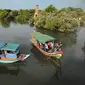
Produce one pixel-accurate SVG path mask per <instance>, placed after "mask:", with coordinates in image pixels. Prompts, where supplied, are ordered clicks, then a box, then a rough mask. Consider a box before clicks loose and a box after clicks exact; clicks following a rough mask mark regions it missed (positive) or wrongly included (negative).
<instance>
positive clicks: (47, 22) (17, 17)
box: [0, 5, 85, 32]
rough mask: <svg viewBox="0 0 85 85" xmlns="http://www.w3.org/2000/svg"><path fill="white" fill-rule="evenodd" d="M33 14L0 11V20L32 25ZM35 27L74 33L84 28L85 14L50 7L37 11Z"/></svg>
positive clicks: (17, 11)
mask: <svg viewBox="0 0 85 85" xmlns="http://www.w3.org/2000/svg"><path fill="white" fill-rule="evenodd" d="M34 12H35V9H30V10H27V9H26V10H23V9H20V10H10V9H3V10H2V9H0V20H1V21H5V23H6V22H7V21H13V22H15V23H20V24H28V23H29V24H32V25H34ZM3 23H4V22H3ZM35 26H36V27H37V28H41V29H46V30H51V31H55V32H56V31H59V32H74V31H75V30H76V28H77V27H82V26H85V12H84V11H83V10H82V9H81V8H73V7H67V8H62V9H61V10H58V9H57V8H55V7H54V6H53V5H50V6H48V7H47V8H45V9H44V10H40V11H39V16H38V17H37V18H36V22H35Z"/></svg>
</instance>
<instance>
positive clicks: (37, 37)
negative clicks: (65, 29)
mask: <svg viewBox="0 0 85 85" xmlns="http://www.w3.org/2000/svg"><path fill="white" fill-rule="evenodd" d="M55 40H56V38H54V37H51V36H49V35H46V34H42V33H40V32H33V33H32V39H31V42H32V44H33V45H34V46H35V47H36V48H37V49H38V50H39V51H40V52H41V53H42V54H44V55H45V56H46V57H48V59H49V58H50V57H55V58H56V59H60V58H61V57H62V56H63V54H64V50H63V49H61V51H59V52H56V53H55V52H47V51H46V48H45V43H47V42H52V43H53V45H54V44H55V42H54V41H55ZM40 43H42V44H43V49H41V48H40V46H39V45H40Z"/></svg>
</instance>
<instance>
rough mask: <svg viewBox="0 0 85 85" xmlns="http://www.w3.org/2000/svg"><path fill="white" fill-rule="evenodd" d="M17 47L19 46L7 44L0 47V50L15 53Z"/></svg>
mask: <svg viewBox="0 0 85 85" xmlns="http://www.w3.org/2000/svg"><path fill="white" fill-rule="evenodd" d="M18 47H19V44H12V43H7V45H6V46H4V47H2V48H1V50H8V51H16V49H17V48H18Z"/></svg>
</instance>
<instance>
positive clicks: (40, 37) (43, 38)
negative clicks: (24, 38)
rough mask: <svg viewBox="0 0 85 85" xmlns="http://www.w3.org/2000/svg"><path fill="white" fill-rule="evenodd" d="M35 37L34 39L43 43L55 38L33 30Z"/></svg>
mask: <svg viewBox="0 0 85 85" xmlns="http://www.w3.org/2000/svg"><path fill="white" fill-rule="evenodd" d="M35 37H36V40H38V41H39V42H41V43H45V42H48V41H52V40H55V39H56V38H54V37H51V36H49V35H46V34H42V33H40V32H35Z"/></svg>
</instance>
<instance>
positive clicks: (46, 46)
mask: <svg viewBox="0 0 85 85" xmlns="http://www.w3.org/2000/svg"><path fill="white" fill-rule="evenodd" d="M45 48H46V51H48V45H47V44H46V43H45Z"/></svg>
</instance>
